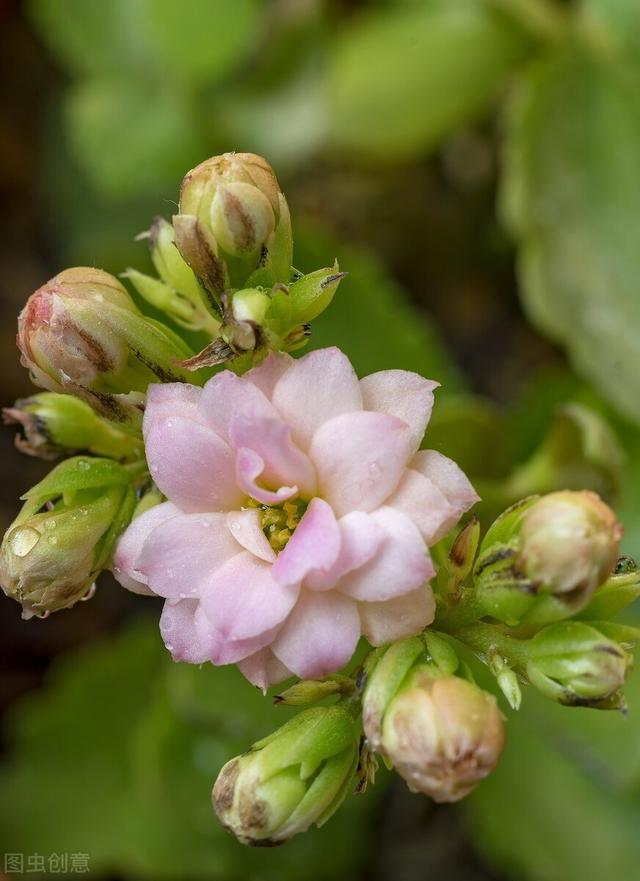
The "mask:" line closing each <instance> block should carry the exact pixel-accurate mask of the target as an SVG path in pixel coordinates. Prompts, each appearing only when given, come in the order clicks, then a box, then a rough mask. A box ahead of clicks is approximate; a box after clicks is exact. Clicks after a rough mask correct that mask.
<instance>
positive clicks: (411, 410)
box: [360, 370, 440, 451]
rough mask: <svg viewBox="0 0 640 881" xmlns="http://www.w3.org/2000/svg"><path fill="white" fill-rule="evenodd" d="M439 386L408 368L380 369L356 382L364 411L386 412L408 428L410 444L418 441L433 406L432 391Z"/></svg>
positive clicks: (421, 436)
mask: <svg viewBox="0 0 640 881" xmlns="http://www.w3.org/2000/svg"><path fill="white" fill-rule="evenodd" d="M439 385H440V383H439V382H434V381H433V380H431V379H424V377H422V376H420V375H419V374H417V373H411V372H410V371H408V370H381V371H380V372H379V373H371V374H369V376H365V377H364V379H362V380H361V381H360V388H361V389H362V400H363V406H364V409H365V410H375V411H378V412H380V413H388V414H389V415H391V416H396V417H397V418H398V419H402V421H403V422H406V423H407V425H408V426H409V428H410V429H411V447H412V450H413V451H415V450H417V449H418V447H419V446H420V444H421V443H422V438H423V437H424V432H425V429H426V427H427V423H428V422H429V419H430V418H431V411H432V409H433V392H434V389H437V388H438V386H439Z"/></svg>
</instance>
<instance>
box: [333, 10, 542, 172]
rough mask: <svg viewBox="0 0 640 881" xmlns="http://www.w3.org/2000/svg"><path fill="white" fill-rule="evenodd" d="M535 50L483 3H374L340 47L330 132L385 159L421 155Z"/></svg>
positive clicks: (484, 104) (480, 109)
mask: <svg viewBox="0 0 640 881" xmlns="http://www.w3.org/2000/svg"><path fill="white" fill-rule="evenodd" d="M528 49H529V42H528V40H527V38H525V37H524V35H523V34H522V32H521V31H520V30H519V29H518V28H517V27H516V26H515V25H514V24H513V23H512V22H511V21H509V20H508V19H507V18H506V17H504V16H502V15H501V14H499V13H497V12H495V11H493V10H492V9H491V8H490V6H489V4H487V3H485V2H482V0H457V2H455V3H451V2H450V0H426V2H423V3H419V4H406V5H405V4H388V5H386V6H383V7H382V8H378V9H372V10H369V11H367V12H366V13H363V14H361V15H360V16H359V17H357V18H354V20H353V22H352V23H351V24H350V25H349V26H348V28H347V29H346V30H345V33H344V35H343V36H342V37H341V38H340V39H339V40H338V42H337V44H336V46H335V50H334V54H333V58H332V60H331V64H330V70H329V107H330V113H331V116H332V119H331V129H332V138H333V140H334V142H335V143H336V144H337V145H339V146H341V147H346V148H348V149H352V150H356V151H357V152H359V153H364V154H369V155H371V156H374V157H378V158H406V157H410V156H413V155H414V154H416V153H421V152H422V151H424V150H426V149H429V148H431V147H433V146H435V145H437V144H438V143H439V142H440V141H441V140H442V139H443V138H444V137H446V135H448V134H449V132H451V131H452V130H454V129H455V128H457V127H459V126H461V125H463V124H465V123H466V122H469V121H471V120H473V119H475V118H477V117H478V116H479V115H481V114H482V113H484V112H485V111H486V110H487V109H488V108H489V107H490V106H491V104H492V102H493V101H494V100H495V98H496V97H497V96H498V94H499V93H500V91H501V89H502V88H504V86H505V84H506V81H507V79H508V76H509V74H510V73H511V72H512V70H513V68H514V67H515V66H516V65H517V64H518V62H519V61H521V60H522V59H523V58H524V57H525V56H526V54H527V52H528Z"/></svg>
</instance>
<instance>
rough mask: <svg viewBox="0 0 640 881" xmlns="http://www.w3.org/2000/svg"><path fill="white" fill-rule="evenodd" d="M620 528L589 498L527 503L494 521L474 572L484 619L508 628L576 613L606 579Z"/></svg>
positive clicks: (560, 496) (572, 494)
mask: <svg viewBox="0 0 640 881" xmlns="http://www.w3.org/2000/svg"><path fill="white" fill-rule="evenodd" d="M621 537H622V527H621V526H620V524H619V522H618V520H617V518H616V516H615V514H614V513H613V511H612V510H611V508H609V507H608V506H607V505H605V503H604V502H603V501H602V500H601V499H600V498H599V497H598V496H597V495H596V494H595V493H593V492H589V491H586V490H584V491H578V492H576V491H570V490H566V491H560V492H555V493H550V494H549V495H547V496H543V497H541V498H540V497H535V496H534V497H531V498H529V499H525V500H524V501H523V502H521V503H519V504H518V505H514V506H513V507H512V508H509V509H508V510H507V511H505V512H504V513H503V514H501V515H500V517H498V519H497V520H496V521H495V523H494V524H493V525H492V526H491V528H490V529H489V531H488V532H487V535H486V536H485V538H484V541H483V542H482V546H481V548H480V553H479V555H478V561H477V564H476V567H475V572H474V578H475V589H476V594H477V599H478V601H479V602H480V604H481V605H482V607H483V608H484V610H485V612H486V614H488V615H491V616H493V617H494V618H497V619H498V620H500V621H504V622H505V623H507V624H509V625H511V626H515V625H518V624H520V623H523V622H526V623H528V624H534V625H540V624H546V623H549V622H552V621H557V620H560V619H562V618H567V617H569V616H570V615H573V614H575V613H576V612H578V611H580V610H581V609H582V608H584V606H586V605H587V603H588V602H589V600H590V599H591V597H592V596H593V594H594V591H595V590H596V588H597V587H598V586H599V585H601V584H602V583H603V582H604V581H605V580H606V579H607V577H608V576H609V574H610V573H611V571H612V569H613V567H614V565H615V562H616V559H617V557H618V547H619V542H620V539H621Z"/></svg>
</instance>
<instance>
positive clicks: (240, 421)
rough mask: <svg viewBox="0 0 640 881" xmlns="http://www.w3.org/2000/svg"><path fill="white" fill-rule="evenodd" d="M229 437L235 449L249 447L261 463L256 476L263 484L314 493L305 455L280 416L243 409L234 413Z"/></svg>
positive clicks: (309, 493)
mask: <svg viewBox="0 0 640 881" xmlns="http://www.w3.org/2000/svg"><path fill="white" fill-rule="evenodd" d="M229 438H230V440H231V443H232V444H233V446H234V447H235V448H236V449H238V450H239V449H249V450H253V452H254V453H257V454H258V455H259V456H260V458H261V459H262V461H263V462H264V468H263V471H262V474H261V475H260V477H261V480H262V481H263V482H264V483H266V484H267V486H269V487H271V488H273V489H277V488H278V487H280V486H294V485H295V486H297V487H298V489H299V491H300V492H301V493H303V494H304V495H305V496H306V497H307V498H308V497H309V496H312V495H314V493H315V489H316V475H315V470H314V468H313V465H312V464H311V461H310V460H309V457H308V456H307V455H306V454H305V453H303V452H302V451H301V450H300V449H299V448H298V447H297V446H296V445H295V444H294V443H293V441H292V440H291V429H290V428H289V426H288V425H286V424H285V423H284V422H282V421H281V420H280V419H271V418H265V417H264V416H262V415H259V414H256V413H253V412H248V411H247V410H244V411H241V412H239V413H237V414H234V415H233V416H232V418H231V421H230V423H229Z"/></svg>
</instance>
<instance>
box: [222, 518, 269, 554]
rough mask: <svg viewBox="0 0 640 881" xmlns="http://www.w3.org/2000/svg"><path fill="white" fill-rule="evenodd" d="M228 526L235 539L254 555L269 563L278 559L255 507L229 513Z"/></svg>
mask: <svg viewBox="0 0 640 881" xmlns="http://www.w3.org/2000/svg"><path fill="white" fill-rule="evenodd" d="M227 526H228V527H229V530H230V532H231V534H232V535H233V537H234V538H235V540H236V541H237V542H238V544H241V545H242V547H243V548H245V550H247V551H251V553H252V554H253V555H254V556H256V557H259V558H260V559H261V560H265V562H267V563H273V561H274V560H275V559H276V553H275V551H274V550H273V548H272V547H271V545H270V544H269V540H268V539H267V536H266V535H265V534H264V532H263V531H262V524H261V521H260V513H259V511H257V510H256V509H255V508H245V510H243V511H231V512H230V513H229V514H227Z"/></svg>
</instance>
